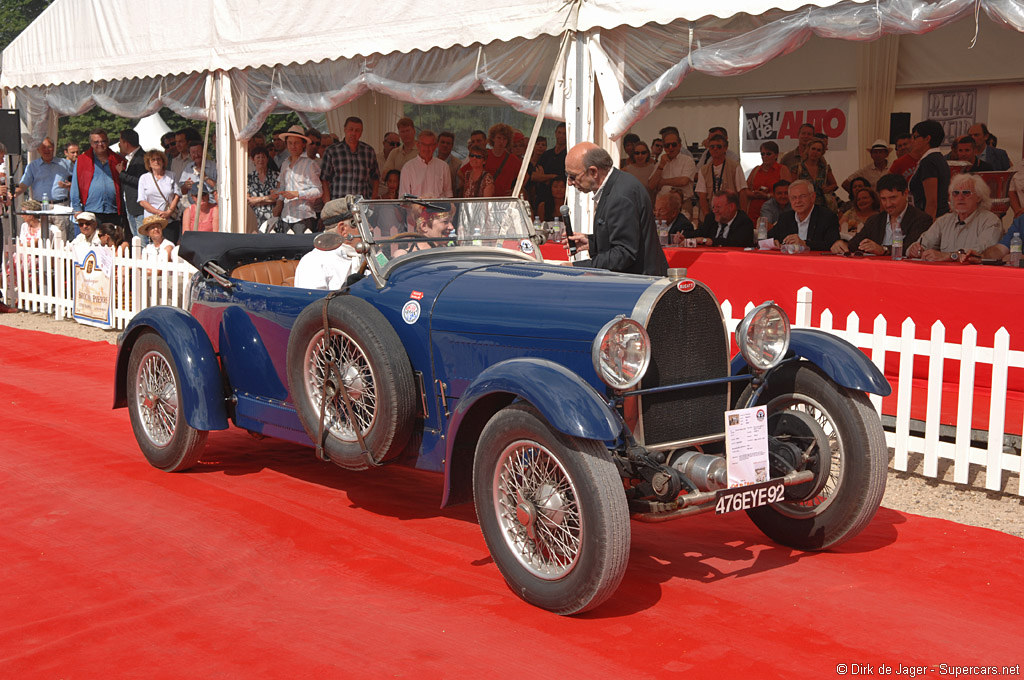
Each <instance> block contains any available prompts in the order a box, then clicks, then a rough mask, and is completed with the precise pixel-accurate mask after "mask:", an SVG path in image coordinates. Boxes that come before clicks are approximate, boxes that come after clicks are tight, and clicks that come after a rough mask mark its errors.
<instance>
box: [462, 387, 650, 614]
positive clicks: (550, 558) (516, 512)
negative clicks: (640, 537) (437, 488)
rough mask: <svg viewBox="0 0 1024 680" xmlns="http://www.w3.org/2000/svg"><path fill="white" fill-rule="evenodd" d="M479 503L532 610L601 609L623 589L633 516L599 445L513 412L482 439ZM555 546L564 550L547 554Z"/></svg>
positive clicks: (534, 415)
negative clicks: (610, 597)
mask: <svg viewBox="0 0 1024 680" xmlns="http://www.w3.org/2000/svg"><path fill="white" fill-rule="evenodd" d="M513 487H515V488H513ZM540 496H543V498H542V499H540V498H539V497H540ZM473 498H474V501H475V503H476V514H477V518H478V519H479V521H480V529H481V531H483V535H484V541H485V542H486V543H487V548H488V550H489V551H490V553H491V556H492V557H493V558H494V562H495V564H496V565H497V566H498V569H499V570H500V571H501V574H502V576H504V577H505V581H506V582H507V583H508V585H509V587H510V588H511V589H512V591H513V592H514V593H515V594H516V595H518V596H519V597H521V598H523V599H524V600H526V601H527V602H529V603H530V604H533V605H536V606H538V607H542V608H544V609H548V610H550V611H553V612H555V613H557V614H577V613H579V612H584V611H587V610H588V609H593V608H594V607H596V606H598V605H599V604H601V603H602V602H604V601H605V600H606V599H607V598H608V597H609V596H611V594H612V593H613V592H615V589H616V588H617V587H618V585H619V583H620V582H621V581H622V576H623V574H625V572H626V562H627V560H628V558H629V534H630V530H629V511H628V509H627V506H626V496H625V494H624V493H623V490H622V479H621V478H620V477H619V473H618V470H617V468H616V466H615V463H614V462H613V461H612V457H611V454H609V452H608V450H607V449H606V448H605V447H604V446H603V445H602V444H601V443H600V442H594V441H589V440H582V439H574V438H572V437H568V436H566V435H563V434H561V433H560V432H557V431H555V430H554V429H552V428H551V426H550V425H548V423H547V422H546V421H545V420H544V418H543V417H542V416H541V415H540V414H539V413H538V412H537V411H536V410H535V409H534V408H533V407H531V406H529V405H526V404H513V405H512V406H509V407H507V408H505V409H502V410H501V411H499V412H498V413H497V414H495V416H494V417H493V418H491V420H490V422H488V423H487V425H486V426H485V427H484V430H483V432H482V433H481V435H480V439H479V441H478V443H477V447H476V458H475V460H474V463H473ZM538 500H543V501H544V502H545V503H546V504H547V507H542V506H540V504H539V503H538ZM555 539H561V540H560V541H559V543H560V545H558V546H557V547H558V548H559V549H551V548H552V546H553V545H554V540H555ZM563 546H568V549H563Z"/></svg>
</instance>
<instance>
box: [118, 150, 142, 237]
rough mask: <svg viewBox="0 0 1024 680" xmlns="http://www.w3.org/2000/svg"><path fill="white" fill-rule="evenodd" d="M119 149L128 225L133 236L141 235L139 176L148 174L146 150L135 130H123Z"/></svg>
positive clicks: (122, 188)
mask: <svg viewBox="0 0 1024 680" xmlns="http://www.w3.org/2000/svg"><path fill="white" fill-rule="evenodd" d="M118 149H119V150H120V152H121V155H122V156H123V157H124V162H123V164H122V167H120V168H118V170H119V171H120V173H121V190H122V191H123V192H124V194H123V196H124V210H125V214H126V215H127V216H128V227H129V228H130V229H131V235H130V236H129V240H131V236H138V235H139V226H140V225H141V224H142V213H143V210H142V206H141V205H139V177H142V176H143V175H144V174H146V164H145V162H144V160H143V158H144V155H145V154H144V152H143V151H142V148H141V147H139V133H138V132H136V131H135V130H122V131H121V140H120V142H119V143H118Z"/></svg>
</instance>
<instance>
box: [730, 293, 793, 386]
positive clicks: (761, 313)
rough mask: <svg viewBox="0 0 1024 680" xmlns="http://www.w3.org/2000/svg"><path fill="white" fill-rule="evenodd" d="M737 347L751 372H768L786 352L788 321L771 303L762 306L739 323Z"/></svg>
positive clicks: (787, 346) (787, 347) (778, 308)
mask: <svg viewBox="0 0 1024 680" xmlns="http://www.w3.org/2000/svg"><path fill="white" fill-rule="evenodd" d="M736 345H737V346H738V347H739V348H740V354H742V355H743V358H744V359H745V360H746V362H747V363H748V364H750V365H751V367H753V368H754V370H757V371H767V370H768V369H769V368H774V367H775V366H778V365H779V362H780V361H782V360H783V359H784V358H785V357H786V352H788V351H789V319H788V318H787V317H786V313H785V312H784V311H782V308H781V307H779V306H778V305H776V304H775V303H774V302H765V303H762V304H760V305H758V306H757V307H755V308H754V309H752V310H750V313H749V314H747V315H746V317H744V319H743V321H740V325H739V326H737V327H736Z"/></svg>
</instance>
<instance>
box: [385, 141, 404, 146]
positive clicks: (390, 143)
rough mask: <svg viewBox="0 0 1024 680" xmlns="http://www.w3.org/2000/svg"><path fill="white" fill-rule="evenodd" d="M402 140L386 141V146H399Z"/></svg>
mask: <svg viewBox="0 0 1024 680" xmlns="http://www.w3.org/2000/svg"><path fill="white" fill-rule="evenodd" d="M399 144H401V142H384V146H398V145H399Z"/></svg>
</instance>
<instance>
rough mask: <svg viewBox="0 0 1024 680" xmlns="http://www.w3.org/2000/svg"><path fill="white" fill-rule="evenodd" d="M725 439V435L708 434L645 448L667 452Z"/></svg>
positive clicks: (722, 433)
mask: <svg viewBox="0 0 1024 680" xmlns="http://www.w3.org/2000/svg"><path fill="white" fill-rule="evenodd" d="M723 439H725V433H724V432H721V433H719V434H709V435H707V436H704V437H693V438H691V439H680V440H677V441H674V442H666V443H664V444H655V445H653V446H648V447H646V448H647V450H648V451H667V450H669V449H678V448H680V447H682V446H693V445H694V444H707V443H708V442H717V441H722V440H723Z"/></svg>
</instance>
